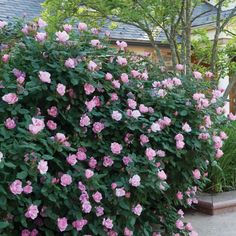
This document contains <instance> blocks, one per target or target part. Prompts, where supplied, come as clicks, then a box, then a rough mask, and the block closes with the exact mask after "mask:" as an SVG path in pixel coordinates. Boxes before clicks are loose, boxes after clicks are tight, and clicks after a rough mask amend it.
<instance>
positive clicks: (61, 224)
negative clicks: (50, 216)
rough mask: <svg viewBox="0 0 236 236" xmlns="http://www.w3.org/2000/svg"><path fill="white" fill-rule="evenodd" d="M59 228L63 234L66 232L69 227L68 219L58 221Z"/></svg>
mask: <svg viewBox="0 0 236 236" xmlns="http://www.w3.org/2000/svg"><path fill="white" fill-rule="evenodd" d="M57 226H58V228H59V230H60V231H61V232H63V231H65V230H66V228H67V226H68V223H67V218H66V217H63V218H58V219H57Z"/></svg>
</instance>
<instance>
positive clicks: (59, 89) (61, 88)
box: [57, 83, 66, 96]
mask: <svg viewBox="0 0 236 236" xmlns="http://www.w3.org/2000/svg"><path fill="white" fill-rule="evenodd" d="M57 92H58V93H59V94H60V95H61V96H63V95H64V94H65V92H66V86H65V85H64V84H60V83H59V84H57Z"/></svg>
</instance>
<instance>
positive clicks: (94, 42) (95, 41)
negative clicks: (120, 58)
mask: <svg viewBox="0 0 236 236" xmlns="http://www.w3.org/2000/svg"><path fill="white" fill-rule="evenodd" d="M90 44H91V45H92V46H93V47H97V48H99V47H100V46H101V42H100V41H99V40H98V39H92V40H91V41H90Z"/></svg>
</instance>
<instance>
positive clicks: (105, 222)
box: [102, 218, 113, 229]
mask: <svg viewBox="0 0 236 236" xmlns="http://www.w3.org/2000/svg"><path fill="white" fill-rule="evenodd" d="M102 225H103V226H105V227H106V228H107V229H112V228H113V221H112V220H111V219H110V218H107V219H106V218H104V219H103V221H102Z"/></svg>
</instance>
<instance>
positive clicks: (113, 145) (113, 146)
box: [111, 142, 122, 154]
mask: <svg viewBox="0 0 236 236" xmlns="http://www.w3.org/2000/svg"><path fill="white" fill-rule="evenodd" d="M121 150H122V146H121V145H120V144H119V143H116V142H114V143H111V151H112V153H113V154H120V153H121Z"/></svg>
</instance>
